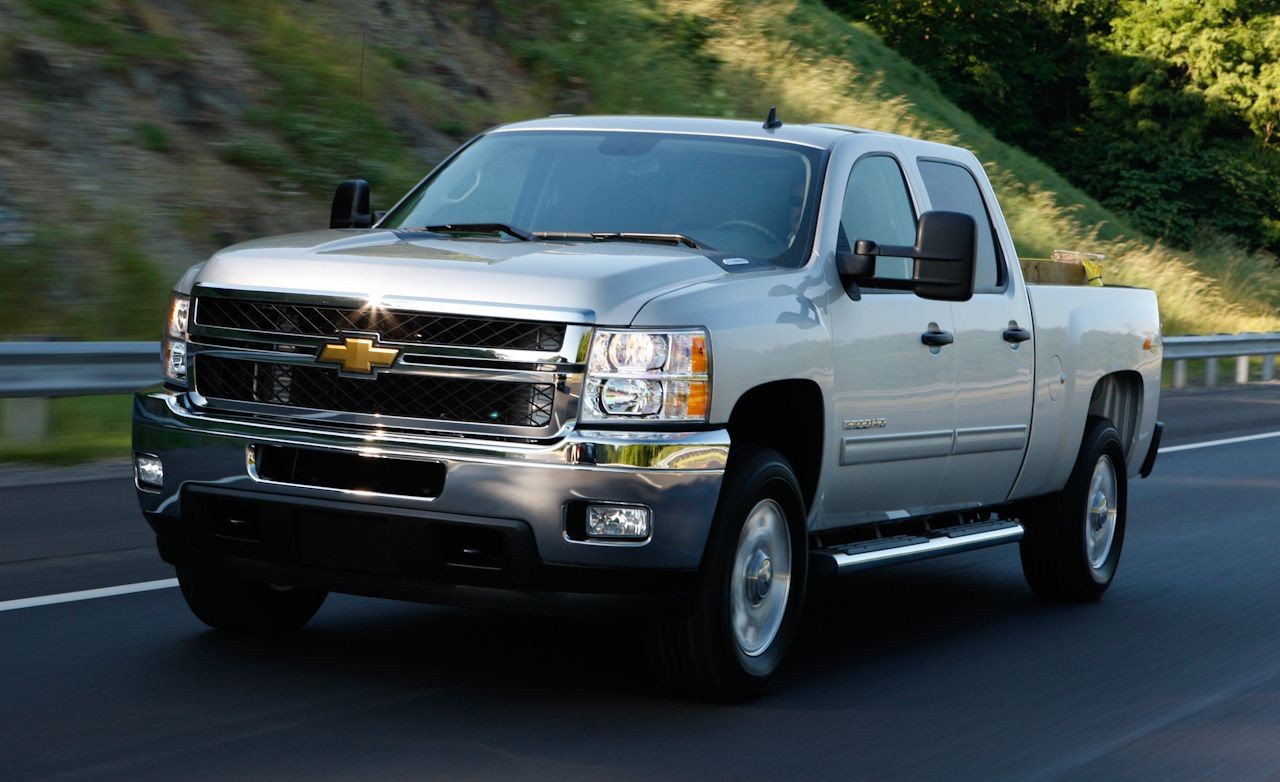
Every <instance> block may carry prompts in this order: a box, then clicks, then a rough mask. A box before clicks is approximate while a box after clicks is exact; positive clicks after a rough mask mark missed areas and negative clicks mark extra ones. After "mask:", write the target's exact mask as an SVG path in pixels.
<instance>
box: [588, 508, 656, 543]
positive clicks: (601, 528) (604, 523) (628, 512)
mask: <svg viewBox="0 0 1280 782" xmlns="http://www.w3.org/2000/svg"><path fill="white" fill-rule="evenodd" d="M651 515H652V511H650V510H649V509H648V508H644V507H637V506H626V505H588V506H587V537H589V538H609V539H612V540H645V539H647V538H648V537H649V530H650V525H649V518H650V516H651Z"/></svg>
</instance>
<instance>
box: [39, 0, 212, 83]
mask: <svg viewBox="0 0 1280 782" xmlns="http://www.w3.org/2000/svg"><path fill="white" fill-rule="evenodd" d="M26 4H27V7H28V8H30V9H31V10H32V11H35V12H36V13H38V14H39V15H40V16H41V17H42V18H43V19H44V21H45V22H46V26H47V28H48V30H49V32H50V33H52V34H53V35H54V36H56V37H57V38H59V39H61V40H62V41H64V42H66V43H69V44H71V45H72V46H77V47H82V48H86V49H97V50H99V51H102V52H103V53H104V54H105V55H106V59H105V62H104V64H105V65H106V67H107V69H108V70H122V69H124V68H126V67H128V66H130V65H136V64H138V63H140V62H181V61H183V60H185V59H186V56H187V55H186V50H185V47H184V45H183V38H182V36H181V35H180V34H179V33H177V32H175V31H169V30H158V29H155V28H154V26H152V25H151V24H150V22H151V21H152V16H151V14H149V13H148V11H147V9H146V7H145V4H143V3H139V2H130V1H129V0H114V1H112V0H26Z"/></svg>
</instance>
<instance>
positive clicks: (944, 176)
mask: <svg viewBox="0 0 1280 782" xmlns="http://www.w3.org/2000/svg"><path fill="white" fill-rule="evenodd" d="M920 176H921V178H923V179H924V187H925V190H926V191H927V192H928V193H929V203H930V204H931V205H932V208H934V209H938V210H941V211H944V212H962V213H964V214H967V215H969V216H970V217H972V218H973V219H974V222H976V223H977V224H978V257H977V265H978V271H977V276H976V279H975V281H974V289H975V290H991V289H993V288H998V287H1000V286H1001V285H1002V284H1003V283H1004V275H1002V274H1001V273H1000V271H1001V269H1000V261H999V256H998V255H997V253H996V242H995V236H996V232H995V229H994V228H993V227H992V226H991V215H990V214H988V213H987V205H986V204H985V203H983V201H982V192H981V191H979V190H978V183H977V182H976V181H974V178H973V174H970V173H969V169H967V168H965V167H964V166H960V165H956V164H954V163H942V162H939V161H936V160H921V161H920Z"/></svg>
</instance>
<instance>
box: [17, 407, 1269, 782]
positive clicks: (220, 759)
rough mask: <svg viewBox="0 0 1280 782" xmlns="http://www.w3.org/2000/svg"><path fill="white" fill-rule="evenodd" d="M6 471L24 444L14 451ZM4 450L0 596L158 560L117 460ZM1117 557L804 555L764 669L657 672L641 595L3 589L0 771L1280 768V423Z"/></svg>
mask: <svg viewBox="0 0 1280 782" xmlns="http://www.w3.org/2000/svg"><path fill="white" fill-rule="evenodd" d="M1161 417H1162V418H1163V419H1164V420H1165V421H1166V422H1167V425H1168V428H1167V430H1166V436H1165V444H1166V446H1169V447H1175V446H1178V445H1186V444H1194V443H1198V442H1206V441H1211V440H1219V439H1231V438H1239V437H1248V436H1251V435H1256V434H1259V433H1266V432H1273V431H1280V385H1274V384H1272V385H1259V386H1253V387H1249V388H1245V389H1223V390H1211V391H1183V392H1178V393H1176V394H1175V393H1167V394H1166V396H1165V398H1164V399H1163V400H1162V411H1161ZM9 474H10V475H12V473H9ZM63 475H64V474H63V473H60V472H57V471H52V472H50V471H42V472H37V473H32V474H30V475H29V476H27V477H24V478H22V479H20V480H10V481H7V482H6V480H5V476H6V473H5V471H4V470H0V601H6V600H13V599H16V598H25V597H32V596H39V595H49V594H55V593H63V592H68V591H74V590H82V589H94V588H99V587H107V586H114V585H119V584H128V583H135V582H145V581H151V580H156V579H166V578H170V577H172V570H171V569H170V568H169V567H168V566H166V565H164V564H163V563H162V562H160V561H159V559H158V558H157V557H156V555H155V553H154V550H153V548H152V539H151V536H150V534H149V530H148V529H147V527H146V525H145V524H144V523H143V521H142V519H141V517H140V515H139V514H138V512H137V509H136V505H135V502H134V498H133V493H132V488H131V487H130V485H129V481H128V478H127V477H123V476H122V475H121V474H120V471H119V470H118V469H116V470H115V472H112V468H107V469H106V471H105V472H104V473H103V475H105V476H107V477H103V478H99V479H93V476H92V474H89V475H88V476H87V479H86V475H80V476H78V477H76V478H75V479H74V480H63V479H62V477H61V476H63ZM1129 508H1130V514H1129V529H1128V535H1127V539H1126V541H1125V547H1124V554H1123V557H1122V559H1121V563H1120V570H1119V572H1118V575H1117V577H1116V582H1115V584H1114V585H1113V586H1112V588H1111V590H1110V591H1109V592H1108V593H1107V595H1106V596H1105V597H1104V599H1103V600H1102V601H1101V602H1099V603H1098V604H1095V605H1089V606H1063V605H1054V604H1048V603H1043V602H1040V601H1038V600H1036V599H1035V598H1033V597H1032V596H1031V594H1030V592H1029V591H1028V590H1027V588H1026V586H1025V584H1024V583H1023V580H1022V575H1021V570H1020V568H1019V565H1018V555H1017V547H1016V546H1005V547H1000V548H995V549H989V550H986V551H981V552H976V553H972V554H965V555H960V556H956V557H950V558H946V559H942V560H935V561H932V562H921V563H914V564H910V565H902V566H898V567H893V568H886V569H882V570H877V571H870V572H865V573H860V574H854V575H851V576H847V577H843V578H841V579H837V580H833V581H829V582H820V583H819V584H817V585H816V587H815V588H814V589H813V590H812V591H811V600H810V602H809V604H808V608H807V611H806V617H805V624H804V628H803V631H802V635H801V637H800V639H799V641H798V645H797V647H795V648H794V650H793V654H792V658H791V660H790V663H791V664H790V665H789V667H788V669H787V670H786V672H785V673H784V675H783V677H782V678H781V680H780V681H779V682H778V686H776V687H775V688H774V689H773V690H771V691H770V692H769V693H767V694H766V695H765V696H764V697H761V698H759V699H757V700H755V701H752V702H749V703H746V704H741V705H735V706H723V705H715V704H706V703H699V702H691V701H687V700H680V699H677V698H673V697H671V696H669V695H666V694H664V693H663V692H662V691H661V690H660V688H658V687H657V686H656V683H655V681H654V678H653V674H652V672H651V670H650V666H649V664H648V662H647V660H646V659H645V651H646V646H645V634H646V633H647V632H648V627H647V626H646V625H644V624H643V623H634V624H633V623H628V622H626V621H624V620H619V621H584V620H568V619H549V618H545V617H530V616H512V615H505V614H498V613H484V612H468V611H461V610H455V609H447V608H437V607H431V606H419V605H414V604H408V603H398V602H392V601H379V600H370V599H363V598H355V597H345V596H331V598H330V600H329V602H328V603H326V605H325V607H324V608H323V609H322V610H321V612H320V613H319V614H318V615H317V617H316V619H315V620H313V621H312V623H311V624H309V625H308V626H307V627H306V628H305V629H304V630H303V631H302V632H301V633H299V634H297V635H296V636H292V637H289V638H283V639H265V640H264V639H251V638H238V637H228V636H225V635H222V634H218V633H214V632H212V631H209V630H207V629H206V628H205V627H204V626H203V625H201V624H200V623H199V622H198V621H197V620H195V619H194V618H193V617H192V616H191V615H190V613H189V611H188V610H187V608H186V606H185V604H184V603H183V602H182V598H181V595H180V594H179V593H178V591H177V590H176V589H172V588H168V589H159V590H155V591H148V592H141V593H137V594H128V595H119V596H114V597H106V598H101V599H94V600H84V601H78V602H69V603H63V604H59V605H45V606H39V607H32V608H23V609H21V610H10V611H0V779H3V780H20V779H129V780H135V779H175V778H182V779H215V778H218V779H223V778H227V777H228V776H230V777H232V778H236V779H273V780H274V779H308V780H310V779H378V780H382V779H449V780H453V779H502V780H504V782H507V781H508V780H520V779H584V780H594V779H608V780H626V779H646V780H651V779H688V778H696V779H703V780H719V779H734V780H739V779H761V780H766V779H767V780H778V779H788V780H789V779H811V778H813V779H816V778H824V779H855V778H901V779H983V780H986V779H1070V780H1076V779H1102V778H1106V779H1197V780H1199V779H1206V778H1223V779H1276V778H1280V614H1278V613H1277V612H1276V610H1275V607H1276V606H1278V605H1280V575H1278V574H1277V568H1276V564H1275V560H1276V554H1275V552H1276V551H1277V550H1280V525H1278V524H1277V522H1280V437H1277V438H1268V439H1255V440H1246V441H1242V442H1234V443H1228V444H1223V445H1217V446H1213V447H1207V448H1196V449H1188V450H1178V451H1171V452H1168V453H1166V454H1163V455H1162V456H1161V457H1160V459H1159V461H1158V462H1157V465H1156V471H1155V474H1154V475H1153V476H1152V477H1151V478H1150V479H1148V480H1145V481H1135V482H1134V483H1132V484H1131V492H1130V505H1129Z"/></svg>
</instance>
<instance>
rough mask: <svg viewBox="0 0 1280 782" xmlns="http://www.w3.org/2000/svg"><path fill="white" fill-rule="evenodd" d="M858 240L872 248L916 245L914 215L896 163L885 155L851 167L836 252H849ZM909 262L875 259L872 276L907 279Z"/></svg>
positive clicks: (894, 259) (887, 258) (890, 258)
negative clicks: (869, 244) (876, 245)
mask: <svg viewBox="0 0 1280 782" xmlns="http://www.w3.org/2000/svg"><path fill="white" fill-rule="evenodd" d="M859 239H867V240H870V241H873V242H875V243H876V244H890V245H906V246H908V247H909V246H911V245H913V244H915V241H916V213H915V209H914V208H913V207H912V206H911V196H910V195H909V194H908V193H907V182H906V179H905V178H904V177H903V176H902V169H901V167H899V166H898V161H896V160H894V159H893V158H891V157H888V156H886V155H872V156H870V157H864V158H862V159H861V160H859V161H858V162H857V163H855V164H854V165H853V171H852V172H851V173H850V174H849V187H848V188H847V189H846V190H845V191H844V208H843V209H842V210H841V212H840V238H839V245H838V249H839V250H840V251H841V252H849V251H850V250H851V249H852V247H853V244H854V243H855V242H857V241H858V240H859ZM911 267H912V261H911V259H910V258H892V257H887V256H886V257H881V258H877V259H876V270H875V276H877V277H887V278H892V279H898V280H906V279H910V278H911Z"/></svg>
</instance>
